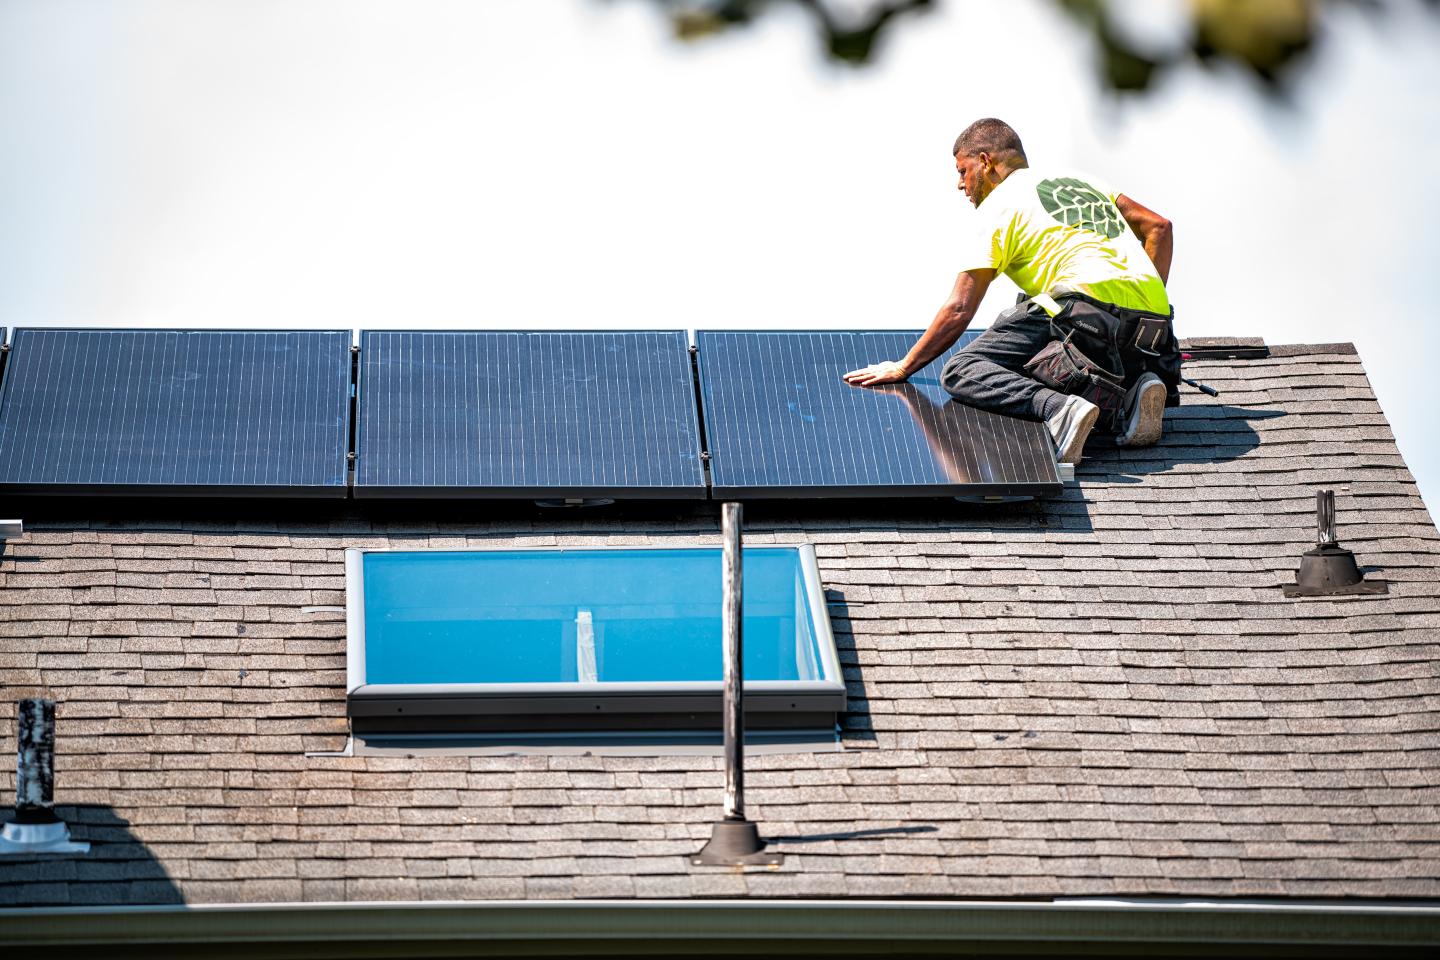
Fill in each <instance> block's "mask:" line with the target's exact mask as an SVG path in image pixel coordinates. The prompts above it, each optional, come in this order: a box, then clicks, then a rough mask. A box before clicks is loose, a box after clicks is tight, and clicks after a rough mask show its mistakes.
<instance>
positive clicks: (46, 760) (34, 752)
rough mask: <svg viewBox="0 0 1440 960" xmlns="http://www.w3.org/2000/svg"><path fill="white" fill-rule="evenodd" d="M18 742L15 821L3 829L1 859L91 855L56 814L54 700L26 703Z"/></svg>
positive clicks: (18, 714)
mask: <svg viewBox="0 0 1440 960" xmlns="http://www.w3.org/2000/svg"><path fill="white" fill-rule="evenodd" d="M15 742H16V753H17V759H16V763H15V819H14V820H12V821H11V822H10V823H7V824H5V826H4V828H3V830H0V855H3V854H17V853H85V852H87V851H88V850H89V849H90V844H88V843H83V842H81V843H77V842H74V841H72V840H71V839H70V828H69V827H67V826H65V822H64V821H63V820H61V819H60V818H59V817H57V816H56V815H55V701H54V700H21V701H20V703H19V704H18V706H17V709H16V716H15Z"/></svg>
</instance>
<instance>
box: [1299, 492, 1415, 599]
mask: <svg viewBox="0 0 1440 960" xmlns="http://www.w3.org/2000/svg"><path fill="white" fill-rule="evenodd" d="M1315 524H1316V526H1317V527H1318V528H1319V529H1318V532H1317V534H1316V540H1317V541H1318V543H1317V545H1316V547H1315V549H1314V550H1307V551H1305V553H1304V554H1303V555H1302V556H1301V557H1300V569H1299V570H1298V571H1296V573H1295V582H1294V583H1287V584H1285V596H1287V597H1341V596H1354V595H1360V594H1380V593H1389V592H1390V585H1389V584H1387V583H1385V582H1384V581H1383V580H1366V579H1365V578H1364V577H1363V576H1361V575H1360V568H1359V567H1358V566H1357V565H1356V564H1355V554H1354V553H1352V552H1350V551H1349V550H1346V549H1345V548H1344V547H1342V546H1340V543H1339V541H1338V539H1337V538H1336V536H1335V491H1334V490H1318V491H1316V493H1315Z"/></svg>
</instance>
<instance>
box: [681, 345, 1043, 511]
mask: <svg viewBox="0 0 1440 960" xmlns="http://www.w3.org/2000/svg"><path fill="white" fill-rule="evenodd" d="M916 336H917V334H914V333H905V332H893V333H850V332H828V333H813V332H804V333H771V332H723V331H721V332H710V331H703V332H701V333H699V334H698V335H697V345H698V348H699V350H698V355H699V366H700V383H701V392H702V398H703V402H704V408H705V430H706V436H707V440H708V444H709V450H710V456H711V482H712V490H713V495H714V496H715V497H716V498H717V499H719V498H724V497H743V496H781V497H809V496H904V495H910V496H915V495H940V494H954V495H967V494H968V495H980V496H990V495H995V496H1003V495H1027V496H1034V495H1050V494H1054V493H1058V492H1059V491H1060V489H1061V484H1060V480H1059V476H1058V474H1057V471H1056V467H1055V458H1054V452H1053V449H1052V447H1051V444H1050V438H1049V436H1048V434H1047V433H1046V431H1045V428H1044V426H1043V425H1042V424H1039V423H1032V422H1029V421H1022V420H1015V419H1012V418H1009V417H1001V416H997V415H995V414H989V413H985V412H982V411H979V410H975V409H973V408H971V407H966V406H964V405H962V404H958V403H955V402H953V401H951V399H950V397H949V395H948V394H946V393H945V391H944V390H943V389H942V388H941V387H940V385H939V381H938V379H937V378H938V371H939V369H940V367H941V365H942V364H943V362H944V358H941V359H940V360H937V361H936V362H935V363H934V364H933V365H932V366H931V367H929V368H927V369H926V370H925V371H922V372H921V373H920V375H918V376H915V377H912V378H911V379H910V380H909V381H908V382H907V383H904V384H894V385H887V386H883V387H872V388H863V387H852V386H849V385H848V384H846V383H845V382H844V381H843V379H842V378H841V377H842V375H843V374H844V373H845V372H846V371H847V370H852V369H855V368H857V367H861V366H864V365H865V364H867V363H871V362H873V361H875V360H877V359H880V358H886V357H899V356H903V355H904V354H905V352H906V351H907V350H908V349H909V347H910V346H911V344H913V343H914V342H915V337H916Z"/></svg>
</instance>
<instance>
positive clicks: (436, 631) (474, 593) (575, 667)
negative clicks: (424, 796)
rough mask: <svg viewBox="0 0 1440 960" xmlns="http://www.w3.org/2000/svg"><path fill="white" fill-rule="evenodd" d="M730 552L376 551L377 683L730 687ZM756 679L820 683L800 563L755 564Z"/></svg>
mask: <svg viewBox="0 0 1440 960" xmlns="http://www.w3.org/2000/svg"><path fill="white" fill-rule="evenodd" d="M720 556H721V554H720V551H719V550H718V549H663V550H560V549H556V550H509V551H455V552H442V551H423V552H418V551H417V552H391V553H385V552H377V553H367V554H366V555H365V560H364V598H365V600H364V607H365V682H366V683H367V684H462V683H465V684H469V683H571V682H574V683H589V682H597V683H633V682H645V681H654V682H666V681H670V682H674V681H694V680H702V681H703V680H719V679H720V678H721V669H722V667H721V657H722V652H721V637H720V599H721V597H720V594H721V589H720ZM744 601H745V604H744V605H745V632H744V637H745V679H746V680H818V679H822V676H821V666H820V664H821V658H820V652H819V647H818V643H817V639H816V631H815V629H814V626H813V624H812V623H811V620H810V598H809V597H808V596H807V595H806V587H805V580H804V576H803V569H802V567H801V564H800V553H799V551H798V550H797V549H795V548H793V547H760V548H751V549H747V550H746V551H745V554H744Z"/></svg>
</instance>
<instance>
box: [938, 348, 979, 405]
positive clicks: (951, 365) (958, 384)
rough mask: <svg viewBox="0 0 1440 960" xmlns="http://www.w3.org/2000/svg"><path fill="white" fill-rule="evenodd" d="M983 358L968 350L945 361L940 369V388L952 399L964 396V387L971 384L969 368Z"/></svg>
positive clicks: (959, 352)
mask: <svg viewBox="0 0 1440 960" xmlns="http://www.w3.org/2000/svg"><path fill="white" fill-rule="evenodd" d="M982 359H983V358H982V357H981V356H980V355H979V354H976V353H971V352H970V351H968V350H960V351H958V352H956V353H955V354H953V355H951V357H950V359H949V360H946V361H945V366H943V367H941V368H940V386H942V387H944V388H945V392H946V393H948V394H950V396H952V397H963V396H965V392H966V391H965V387H966V385H967V384H968V383H970V382H971V380H972V378H971V376H970V370H971V368H972V367H973V366H974V365H975V364H976V363H978V362H980V361H981V360H982Z"/></svg>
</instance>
